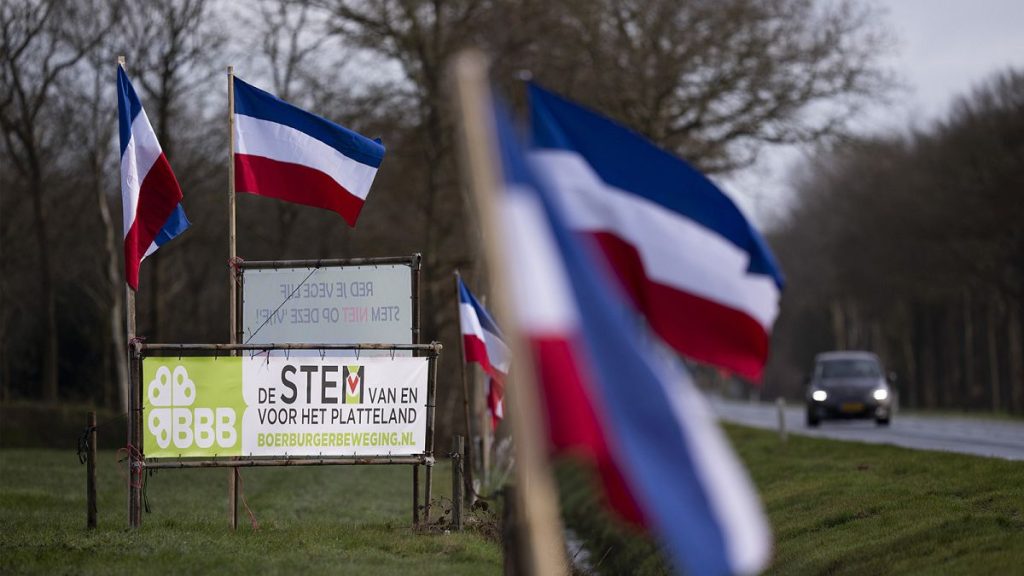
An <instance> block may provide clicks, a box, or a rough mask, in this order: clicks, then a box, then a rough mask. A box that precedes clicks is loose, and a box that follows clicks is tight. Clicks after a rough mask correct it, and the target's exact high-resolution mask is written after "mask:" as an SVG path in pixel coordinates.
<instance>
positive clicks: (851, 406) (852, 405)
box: [839, 402, 864, 413]
mask: <svg viewBox="0 0 1024 576" xmlns="http://www.w3.org/2000/svg"><path fill="white" fill-rule="evenodd" d="M839 410H840V411H842V412H846V413H851V412H863V411H864V404H862V403H860V402H846V403H844V404H843V405H842V406H840V407H839Z"/></svg>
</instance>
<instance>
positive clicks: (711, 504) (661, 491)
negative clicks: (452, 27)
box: [496, 108, 771, 574]
mask: <svg viewBox="0 0 1024 576" xmlns="http://www.w3.org/2000/svg"><path fill="white" fill-rule="evenodd" d="M498 110H499V114H497V115H496V116H497V118H496V126H497V134H498V139H499V150H500V151H499V154H498V157H500V158H501V164H502V170H503V173H504V178H505V184H506V190H505V194H504V195H503V199H502V202H501V204H500V206H501V207H502V212H501V214H502V216H503V219H504V223H505V227H504V230H503V234H504V238H503V241H504V248H505V250H504V254H505V259H504V261H503V262H502V265H504V266H505V269H506V270H507V272H508V275H507V277H508V278H510V279H511V286H510V291H511V292H512V296H513V297H512V300H513V306H514V309H515V312H516V317H517V319H518V321H519V322H520V327H521V329H522V333H523V334H524V337H525V339H526V341H527V342H528V344H529V345H530V347H531V349H532V352H533V354H532V355H533V357H534V359H535V363H536V365H535V369H536V371H537V376H538V378H537V379H538V381H539V382H540V388H541V396H542V398H543V401H544V404H545V409H546V411H547V414H546V416H547V422H548V429H549V433H550V435H551V441H552V443H553V445H554V447H555V448H556V449H557V450H559V451H562V452H575V453H577V454H583V455H585V456H589V457H591V458H593V460H594V461H595V462H596V463H597V466H598V469H599V471H600V473H601V476H602V480H603V483H604V487H605V493H606V495H607V496H608V498H609V500H610V503H611V504H612V505H613V506H614V507H615V508H616V509H617V510H618V511H619V512H621V513H622V514H624V515H625V516H627V517H628V518H631V519H632V520H634V521H636V522H639V523H640V524H641V525H643V526H645V527H647V528H649V529H650V530H651V532H652V533H653V534H654V535H655V536H656V537H657V538H658V539H660V541H661V542H662V543H663V545H664V546H665V549H666V550H667V551H668V553H669V556H670V558H671V559H672V561H673V563H674V564H675V565H676V567H677V568H678V569H680V570H685V571H686V572H688V573H692V574H729V573H751V572H756V571H758V570H760V569H762V568H763V567H764V566H765V564H766V562H767V560H768V558H769V555H770V550H771V535H770V532H769V529H768V524H767V521H766V519H765V517H764V514H763V511H762V509H761V506H760V503H759V501H758V498H757V496H756V493H755V491H754V489H753V487H752V485H751V483H750V481H749V478H748V477H747V475H746V473H745V471H744V469H743V468H742V467H741V465H740V464H739V462H738V460H737V459H736V457H735V455H734V454H733V453H732V450H731V448H730V447H729V445H728V443H727V442H726V440H725V438H724V435H723V433H722V432H721V430H720V429H719V428H718V424H717V422H716V420H715V417H714V416H713V414H712V413H711V411H710V409H709V408H708V406H707V405H706V403H705V401H704V399H703V396H702V395H701V394H700V393H699V392H698V391H697V389H696V387H695V386H694V384H693V382H692V380H691V379H690V376H689V375H688V374H686V373H685V372H681V371H680V370H681V369H680V368H678V367H674V366H673V365H671V364H668V363H667V362H665V361H664V359H663V358H660V357H656V356H655V354H654V353H653V351H652V350H651V349H650V347H647V348H644V347H642V343H643V342H644V341H647V340H649V339H648V338H646V337H645V336H644V335H642V334H640V332H639V330H641V328H640V327H639V326H637V324H636V322H635V320H634V319H633V317H632V312H631V311H630V310H628V307H623V306H622V305H621V302H622V299H623V298H624V296H623V295H622V294H620V293H619V288H618V287H617V285H616V283H615V281H614V280H613V279H612V278H611V275H610V274H611V273H610V272H606V271H604V268H605V267H604V265H602V264H601V263H600V261H599V258H600V255H598V254H597V253H596V250H595V249H594V248H593V247H592V246H591V245H589V244H585V243H583V242H581V239H580V237H579V236H578V234H576V233H575V232H573V231H571V230H570V229H569V227H568V223H567V222H566V220H565V219H564V217H563V215H562V213H561V212H562V209H561V204H558V203H557V201H556V200H555V198H554V196H553V195H552V193H551V192H549V191H547V190H546V189H545V184H543V183H542V182H541V181H539V180H537V179H536V178H535V177H534V175H533V173H532V172H531V168H530V167H529V166H528V165H527V164H526V161H525V159H524V156H523V154H524V152H523V151H522V150H521V149H520V147H519V141H518V140H517V138H516V137H515V135H514V134H513V131H512V129H511V123H510V122H509V121H508V120H507V119H506V117H505V116H504V115H503V114H501V113H500V110H501V109H500V108H499V109H498Z"/></svg>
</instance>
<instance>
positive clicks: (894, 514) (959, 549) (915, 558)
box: [558, 426, 1024, 575]
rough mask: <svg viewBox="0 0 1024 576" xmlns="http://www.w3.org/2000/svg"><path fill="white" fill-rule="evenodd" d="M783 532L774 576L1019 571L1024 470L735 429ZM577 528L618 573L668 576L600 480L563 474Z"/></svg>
mask: <svg viewBox="0 0 1024 576" xmlns="http://www.w3.org/2000/svg"><path fill="white" fill-rule="evenodd" d="M726 431H727V432H728V434H729V436H730V438H731V439H732V443H733V446H734V447H735V448H736V450H737V452H738V453H739V455H740V457H741V459H742V460H743V461H744V463H745V464H746V465H747V468H748V470H749V471H750V474H751V476H752V478H753V480H754V482H755V484H756V485H757V487H758V490H759V492H760V494H761V498H762V501H763V502H764V505H765V509H766V511H767V513H768V516H769V519H770V521H771V524H772V529H773V531H774V534H775V557H774V560H773V562H772V564H771V566H770V567H769V569H768V573H769V574H1014V573H1020V571H1021V567H1022V566H1024V463H1022V462H1009V461H1005V460H996V459H990V458H979V457H974V456H966V455H959V454H947V453H941V452H925V451H915V450H907V449H903V448H897V447H892V446H881V445H871V444H859V443H850V442H837V441H832V440H825V439H817V438H805V437H798V436H790V438H789V441H788V442H787V443H786V444H780V442H779V440H778V436H777V435H776V434H775V433H774V432H767V431H760V430H754V429H751V428H743V427H739V426H726ZM558 475H559V480H560V482H559V484H560V487H561V490H562V503H563V506H564V508H565V516H566V519H567V523H568V524H569V525H570V526H571V527H572V528H573V529H574V530H575V531H576V532H577V533H578V534H580V535H581V536H582V537H583V539H584V540H585V541H587V542H588V547H589V551H590V554H591V558H592V559H593V562H594V563H595V564H598V570H599V571H601V572H602V573H607V574H620V573H629V574H638V575H643V574H665V573H667V572H668V570H667V568H666V565H665V562H664V559H663V558H662V556H661V555H660V554H659V553H658V549H657V546H656V545H655V544H654V543H652V542H651V541H650V540H648V539H647V538H645V537H643V536H640V535H638V534H636V533H634V532H632V531H630V530H629V529H624V528H622V527H621V526H620V525H619V524H617V523H615V522H613V521H610V520H609V519H608V517H607V516H606V514H605V513H604V512H603V510H604V508H603V506H600V505H599V504H598V503H597V499H598V495H597V493H596V492H595V491H594V490H593V485H592V483H591V481H590V475H589V474H587V473H586V471H585V470H582V469H581V468H580V467H578V466H574V465H564V466H561V467H560V468H559V470H558Z"/></svg>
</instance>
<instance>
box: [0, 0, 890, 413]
mask: <svg viewBox="0 0 1024 576" xmlns="http://www.w3.org/2000/svg"><path fill="white" fill-rule="evenodd" d="M885 36H886V34H885V29H884V27H883V26H881V24H880V21H879V19H878V18H877V14H876V13H875V12H873V11H872V10H871V9H870V7H868V6H866V5H863V4H862V3H860V2H858V1H854V0H850V1H841V2H832V3H828V5H827V6H822V5H821V3H819V2H815V1H813V0H773V1H772V2H750V1H749V0H725V1H722V2H704V1H683V2H680V1H678V0H654V1H650V2H631V1H628V2H620V1H613V0H600V1H596V2H595V1H591V0H570V1H568V2H557V3H548V2H537V1H535V0H436V1H433V2H416V1H405V0H371V1H365V0H352V1H346V0H308V1H300V0H261V1H258V2H241V3H239V2H226V1H225V2H214V1H213V0H166V1H160V2H126V1H123V0H75V1H61V0H8V1H5V2H2V3H0V130H2V139H0V189H2V198H0V224H2V228H0V282H2V296H0V320H2V332H0V399H3V400H16V399H28V400H42V401H46V402H50V403H55V402H62V401H87V402H96V403H100V404H104V405H108V406H112V407H118V406H123V405H124V402H123V396H124V390H125V387H124V370H125V366H124V350H125V342H124V308H123V299H124V281H123V272H122V270H123V266H122V263H121V251H122V250H121V238H122V223H121V220H122V219H121V218H120V217H119V215H120V214H121V202H120V183H119V155H118V144H117V118H116V108H117V107H116V102H117V100H116V96H115V92H114V81H115V74H114V70H115V62H116V57H117V56H118V55H121V54H123V55H124V56H125V57H126V60H127V64H126V69H127V72H128V74H129V76H130V77H131V78H132V80H133V83H134V85H135V87H136V89H137V90H138V91H139V95H140V98H141V100H142V102H143V105H144V107H145V109H146V111H147V113H148V115H149V118H150V120H151V122H152V124H153V126H154V128H155V130H156V132H157V136H158V138H159V139H160V142H161V144H162V145H163V149H164V151H165V153H166V155H167V157H168V159H169V161H170V163H171V166H172V167H173V169H174V171H175V173H176V175H177V177H178V179H179V181H180V183H181V186H182V189H183V191H184V195H185V199H184V207H185V211H186V213H187V214H188V217H189V218H190V219H191V220H192V224H193V225H192V228H190V229H189V230H188V231H187V232H186V233H185V234H183V235H182V236H181V237H180V238H179V239H176V240H174V241H173V242H172V243H170V244H168V245H167V246H165V247H164V248H163V249H161V250H160V251H159V252H157V253H156V254H155V255H154V256H153V257H151V258H148V259H147V260H146V261H145V262H144V263H143V265H142V277H141V287H140V292H139V295H138V302H137V309H138V333H139V334H140V335H143V336H145V337H146V338H147V339H148V340H149V341H150V342H226V341H227V340H228V315H227V295H228V289H227V288H228V262H227V259H228V247H227V230H226V227H227V194H226V188H227V161H228V151H227V130H228V124H227V110H226V108H227V106H226V92H227V80H226V75H225V66H226V65H227V64H234V66H235V72H236V73H237V74H238V75H239V76H240V77H241V78H243V79H245V80H247V81H250V82H253V83H255V84H257V85H259V86H261V87H264V88H267V89H268V90H270V91H272V92H274V93H276V94H277V95H279V96H281V97H282V98H285V99H287V100H289V101H291V102H293V103H295V104H297V105H299V106H303V107H306V108H308V109H311V110H313V111H315V112H317V113H319V114H322V115H324V116H327V117H328V118H331V119H333V120H335V121H337V122H339V123H342V124H344V125H347V126H349V127H351V128H353V129H355V130H357V131H359V132H361V133H363V134H366V135H367V136H369V137H378V136H379V137H381V138H382V139H383V140H384V143H385V145H386V147H387V149H388V153H387V156H386V158H385V160H384V163H383V165H382V168H381V170H380V173H379V175H378V178H377V181H376V182H375V184H374V188H373V190H372V192H371V194H370V197H369V200H368V202H367V205H366V207H365V209H364V211H363V213H362V216H361V217H360V221H359V225H358V228H357V229H348V228H347V227H346V226H345V225H344V223H343V222H342V221H341V219H340V218H338V217H337V216H336V215H334V214H332V213H329V212H326V211H318V210H315V209H311V208H306V207H302V206H297V205H289V204H285V203H281V202H276V201H273V200H268V199H264V198H259V197H253V196H245V195H243V196H242V197H240V198H239V200H238V202H239V208H238V209H239V216H238V237H239V239H238V249H239V255H240V256H242V257H243V258H246V259H283V258H318V257H324V258H327V257H334V258H338V257H356V256H382V255H408V254H412V253H414V252H420V253H422V254H423V255H424V278H423V283H422V286H421V290H422V297H423V299H422V310H423V313H422V324H423V334H422V337H423V339H425V340H428V341H429V340H434V339H436V340H440V341H442V342H443V343H444V345H445V354H444V355H443V361H442V365H441V369H440V371H439V374H440V384H439V385H440V389H439V406H438V419H439V424H440V426H441V427H442V430H444V429H445V428H444V427H445V426H447V423H448V422H450V421H452V419H453V418H454V417H455V415H458V414H459V413H460V412H459V411H460V410H461V406H460V403H461V397H460V392H459V390H460V386H459V384H458V382H459V379H458V373H459V372H458V354H457V353H456V352H455V351H456V350H457V347H456V346H457V340H456V334H457V332H456V331H457V322H456V321H455V320H456V316H455V315H456V307H455V305H454V302H453V298H454V295H453V293H452V291H453V288H452V276H451V273H452V271H453V270H454V269H456V268H458V269H460V270H461V271H462V273H463V277H464V278H466V279H467V281H468V282H469V283H470V285H471V286H473V288H474V289H476V290H478V291H479V292H481V293H486V292H487V287H486V286H485V285H484V284H483V277H484V275H483V266H482V263H481V257H480V253H481V251H480V247H479V237H480V234H481V233H482V232H481V231H480V230H479V227H478V226H477V225H476V223H475V220H474V217H473V212H472V210H470V209H469V208H468V207H467V203H466V197H467V196H466V195H465V194H464V190H463V189H462V188H461V186H460V183H459V177H458V175H459V170H458V166H457V164H456V160H455V157H454V138H453V126H454V117H453V113H454V112H453V110H452V109H451V98H450V97H449V94H448V93H447V81H446V65H447V62H448V60H449V59H450V57H451V56H452V55H454V54H455V53H456V52H458V51H459V50H461V49H463V48H465V47H467V46H478V47H482V48H484V49H485V50H486V51H487V52H488V53H489V54H490V55H491V57H492V59H493V62H494V76H493V77H494V80H495V82H496V84H497V86H498V88H499V91H501V92H503V93H504V94H506V96H507V97H508V98H509V100H511V101H512V102H513V104H515V105H517V106H520V105H521V104H522V100H523V89H522V84H521V82H520V80H517V78H519V77H520V76H521V75H522V72H523V71H529V72H530V73H531V74H532V76H533V78H534V79H535V80H537V81H539V82H541V83H543V84H545V85H547V86H549V87H550V88H552V89H554V90H556V91H558V92H561V93H563V94H566V95H567V96H569V97H571V98H574V99H577V100H580V101H583V102H584V103H587V104H589V105H591V106H594V107H596V108H598V109H600V110H602V111H603V112H605V113H607V114H610V115H612V116H614V117H616V118H619V119H621V120H622V121H624V122H626V123H628V124H629V125H631V126H633V127H634V128H636V129H637V130H639V131H641V132H643V133H645V134H647V135H649V136H650V137H652V138H653V139H655V140H656V141H658V142H660V143H661V144H663V145H664V146H666V147H669V148H671V149H673V150H675V151H677V152H679V153H680V154H681V155H682V156H684V157H685V158H687V159H689V160H690V161H691V162H693V163H695V164H696V165H698V166H699V167H702V168H704V169H705V170H708V171H711V172H721V171H726V170H729V169H733V168H736V167H740V166H744V165H746V164H748V163H749V162H750V161H751V160H752V159H753V157H754V155H755V154H756V152H757V150H759V149H760V147H761V146H763V145H765V143H777V142H807V141H815V140H818V139H821V138H824V137H828V136H831V135H835V134H837V133H841V132H842V126H843V125H844V121H845V120H846V119H847V118H848V117H849V116H850V114H851V113H852V112H853V111H854V110H856V109H857V108H858V107H859V106H861V105H863V104H864V103H865V102H867V101H869V100H870V99H871V98H872V97H874V96H875V95H876V94H878V93H880V92H883V91H884V90H885V89H886V87H887V86H888V84H889V78H888V75H887V73H886V72H885V70H884V69H883V68H882V67H881V65H880V64H879V60H878V58H879V56H880V55H882V54H884V50H883V48H884V46H885V40H886V38H885ZM822 102H829V103H830V105H829V106H828V107H827V110H828V114H814V115H809V114H804V113H803V112H804V110H805V109H806V108H807V107H809V106H817V105H818V104H820V103H822Z"/></svg>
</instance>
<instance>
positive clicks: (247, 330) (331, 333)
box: [242, 264, 413, 355]
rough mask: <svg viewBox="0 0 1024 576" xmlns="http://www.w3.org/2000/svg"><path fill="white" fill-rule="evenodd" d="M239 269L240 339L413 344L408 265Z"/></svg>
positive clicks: (248, 342)
mask: <svg viewBox="0 0 1024 576" xmlns="http://www.w3.org/2000/svg"><path fill="white" fill-rule="evenodd" d="M243 270H244V281H243V283H242V287H243V288H242V292H243V294H242V343H244V344H356V343H358V344H412V343H413V340H412V329H413V311H412V269H411V267H410V266H409V265H407V264H382V265H359V266H324V267H318V268H280V269H268V268H253V269H243ZM405 355H408V353H406V354H405Z"/></svg>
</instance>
